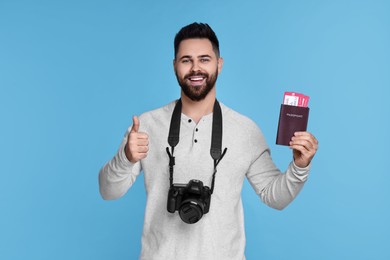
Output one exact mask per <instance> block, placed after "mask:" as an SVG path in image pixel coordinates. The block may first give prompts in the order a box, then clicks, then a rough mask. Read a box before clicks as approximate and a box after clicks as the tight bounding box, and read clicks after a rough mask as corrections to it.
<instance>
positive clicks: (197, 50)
mask: <svg viewBox="0 0 390 260" xmlns="http://www.w3.org/2000/svg"><path fill="white" fill-rule="evenodd" d="M185 55H189V56H199V55H210V56H212V55H215V53H214V51H213V45H212V44H211V42H210V40H209V39H186V40H183V41H182V42H181V43H180V45H179V49H178V52H177V56H178V57H181V56H185Z"/></svg>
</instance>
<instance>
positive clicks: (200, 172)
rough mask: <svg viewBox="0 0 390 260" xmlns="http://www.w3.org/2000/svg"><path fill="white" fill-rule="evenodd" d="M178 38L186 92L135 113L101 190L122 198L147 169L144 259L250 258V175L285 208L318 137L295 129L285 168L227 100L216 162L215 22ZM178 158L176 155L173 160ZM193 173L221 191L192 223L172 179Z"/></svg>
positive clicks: (103, 174) (178, 66)
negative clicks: (175, 130)
mask: <svg viewBox="0 0 390 260" xmlns="http://www.w3.org/2000/svg"><path fill="white" fill-rule="evenodd" d="M174 44H175V59H174V62H173V66H174V70H175V74H176V77H177V80H178V83H179V85H180V87H181V99H180V100H179V101H177V102H172V103H170V104H168V105H166V106H164V107H162V108H159V109H157V110H154V111H151V112H147V113H144V114H143V115H141V116H140V117H139V118H138V117H136V116H134V117H133V124H132V126H131V127H129V129H128V131H127V132H126V134H125V136H124V138H123V141H122V144H121V146H120V148H119V151H118V153H117V154H116V155H115V157H114V158H113V159H112V160H111V161H109V162H108V163H107V164H106V165H105V166H104V167H103V168H102V169H101V171H100V174H99V183H100V192H101V194H102V196H103V198H104V199H117V198H119V197H121V196H123V195H124V194H125V193H126V192H127V190H128V189H129V188H130V187H131V185H132V183H133V182H134V181H135V179H136V177H137V176H138V175H139V173H140V171H141V170H142V171H143V172H144V180H145V187H146V192H147V203H146V212H145V219H144V228H143V236H142V252H141V256H140V258H141V259H148V260H152V259H170V260H171V259H186V260H187V259H202V260H203V259H212V260H215V259H223V260H227V259H235V260H237V259H240V260H241V259H245V256H244V250H245V233H244V217H243V208H242V201H241V190H242V185H243V181H244V177H247V178H248V180H249V182H250V183H251V185H252V186H253V188H254V190H255V192H256V193H257V194H258V195H259V196H260V198H261V199H262V201H263V202H264V203H266V204H267V205H268V206H270V207H273V208H276V209H283V208H284V207H286V206H287V205H288V204H289V203H290V202H291V201H292V200H293V199H294V198H295V197H296V196H297V194H298V193H299V191H300V190H301V188H302V187H303V184H304V182H305V181H306V179H307V176H308V173H309V168H310V163H311V160H312V158H313V157H314V155H315V153H316V150H317V147H318V142H317V140H316V139H315V137H314V136H313V135H311V134H310V133H308V132H297V133H295V135H294V137H293V138H292V140H291V142H290V148H292V150H293V161H292V162H291V163H290V165H289V166H288V168H287V170H286V173H285V174H282V173H281V172H280V171H279V169H278V168H277V167H276V166H275V165H274V163H273V162H272V160H271V157H270V151H269V148H268V146H267V144H266V142H265V140H264V137H263V135H262V133H261V131H260V129H259V128H258V127H257V125H256V124H255V123H254V122H253V121H251V120H250V119H248V118H247V117H244V116H242V115H240V114H239V113H237V112H235V111H233V110H231V109H229V108H228V107H226V106H225V105H223V104H220V108H221V110H222V122H223V123H222V129H223V137H222V148H225V147H226V148H227V150H225V152H226V153H224V154H223V155H224V157H223V159H222V158H221V157H219V160H218V163H219V164H218V166H217V167H216V165H215V164H214V163H213V158H212V157H211V156H210V144H211V140H212V134H213V132H214V126H213V122H214V121H215V119H214V114H215V113H216V111H215V109H214V108H215V104H216V103H217V102H216V87H215V83H216V81H217V77H218V74H219V73H220V72H221V69H222V65H223V59H222V58H221V57H220V53H219V43H218V39H217V37H216V35H215V33H214V32H213V30H212V29H211V28H210V27H209V26H208V25H207V24H198V23H193V24H190V25H188V26H186V27H183V28H182V29H181V30H180V31H179V32H178V33H177V35H176V37H175V42H174ZM178 103H181V105H182V108H181V113H180V114H179V119H180V121H179V125H180V129H179V133H180V134H179V136H180V138H179V142H178V144H177V145H176V146H175V147H174V149H173V148H172V145H171V142H168V135H169V132H170V125H171V119H172V118H173V117H174V116H173V110H174V108H175V107H176V105H177V104H178ZM179 111H180V110H179ZM169 148H170V149H169ZM173 150H174V155H173ZM220 155H221V154H220ZM172 157H175V159H174V160H170V158H172ZM214 162H216V160H214ZM170 163H172V164H170ZM173 168H174V171H173ZM216 168H218V172H217V173H216V174H215V176H214V178H213V173H214V170H215V169H216ZM172 172H174V173H172ZM170 177H173V180H171V179H170ZM192 179H196V180H198V181H202V182H203V183H204V186H208V187H210V186H212V187H213V192H212V194H211V195H210V202H209V203H205V205H206V204H207V205H208V206H209V211H208V212H204V214H203V215H202V214H201V215H200V217H199V218H197V219H196V220H195V221H194V222H196V223H194V224H188V222H187V223H186V221H185V217H184V218H183V214H185V213H183V211H185V210H182V211H180V210H179V209H177V208H175V207H176V206H175V204H173V210H172V211H170V212H169V211H168V210H167V201H168V199H172V198H173V197H172V196H177V192H176V195H173V193H171V191H170V186H172V185H170V183H171V184H172V182H173V183H180V184H187V183H189V181H190V180H192ZM197 183H198V182H197ZM213 183H214V184H213ZM180 187H182V186H180ZM180 189H183V188H180ZM168 192H169V193H170V195H169V196H168ZM179 196H180V195H179ZM175 198H177V197H175ZM168 202H169V201H168ZM193 204H197V203H196V202H194V203H193ZM200 204H201V203H200ZM168 205H169V203H168ZM171 206H172V205H171ZM190 206H191V207H192V206H193V207H197V205H195V206H194V205H190ZM168 208H169V206H168ZM197 209H199V208H197ZM202 209H203V210H204V208H202ZM202 209H200V211H201V210H202ZM176 210H177V211H176ZM172 212H173V213H172ZM201 213H202V212H201ZM179 215H180V217H179ZM187 220H188V219H187ZM260 221H261V220H259V222H260ZM190 223H192V222H190Z"/></svg>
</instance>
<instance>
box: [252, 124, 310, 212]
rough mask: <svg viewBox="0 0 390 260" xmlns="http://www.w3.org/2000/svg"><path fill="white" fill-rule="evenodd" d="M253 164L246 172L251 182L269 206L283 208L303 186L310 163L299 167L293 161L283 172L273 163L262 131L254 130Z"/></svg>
mask: <svg viewBox="0 0 390 260" xmlns="http://www.w3.org/2000/svg"><path fill="white" fill-rule="evenodd" d="M251 139H252V141H253V142H252V144H253V145H252V147H251V148H252V154H253V155H254V157H253V159H252V163H251V166H250V168H249V170H248V172H247V174H246V176H247V178H248V180H249V182H250V184H251V185H252V187H253V188H254V190H255V191H256V193H257V194H258V195H259V196H260V198H261V200H262V201H263V202H264V203H265V204H267V205H268V206H270V207H272V208H275V209H279V210H282V209H284V208H285V207H286V206H287V205H288V204H290V203H291V202H292V201H293V200H294V199H295V197H296V196H297V195H298V193H299V192H300V191H301V189H302V188H303V185H304V183H305V182H306V180H307V177H308V174H309V170H310V165H309V166H307V167H306V168H299V167H298V166H296V165H295V164H294V162H291V163H290V164H289V166H288V168H287V170H286V172H285V173H284V174H283V173H282V172H281V171H280V170H279V169H278V168H277V167H276V166H275V164H274V163H273V161H272V158H271V155H270V151H269V148H268V147H267V146H266V145H265V141H264V138H263V135H262V133H261V132H260V131H254V132H252V135H251Z"/></svg>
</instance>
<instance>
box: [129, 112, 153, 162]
mask: <svg viewBox="0 0 390 260" xmlns="http://www.w3.org/2000/svg"><path fill="white" fill-rule="evenodd" d="M138 130H139V119H138V117H137V116H133V126H132V127H131V130H130V133H129V135H128V137H127V144H126V146H125V154H126V157H127V159H128V160H129V161H130V162H132V163H136V162H138V161H139V160H141V159H144V158H145V157H146V156H147V155H148V150H149V136H148V135H147V134H146V133H142V132H138Z"/></svg>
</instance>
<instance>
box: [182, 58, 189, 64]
mask: <svg viewBox="0 0 390 260" xmlns="http://www.w3.org/2000/svg"><path fill="white" fill-rule="evenodd" d="M190 62H191V60H190V59H182V60H181V63H184V64H185V63H190Z"/></svg>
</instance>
